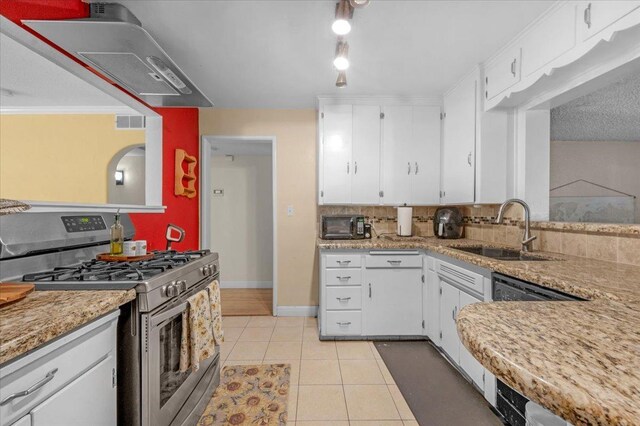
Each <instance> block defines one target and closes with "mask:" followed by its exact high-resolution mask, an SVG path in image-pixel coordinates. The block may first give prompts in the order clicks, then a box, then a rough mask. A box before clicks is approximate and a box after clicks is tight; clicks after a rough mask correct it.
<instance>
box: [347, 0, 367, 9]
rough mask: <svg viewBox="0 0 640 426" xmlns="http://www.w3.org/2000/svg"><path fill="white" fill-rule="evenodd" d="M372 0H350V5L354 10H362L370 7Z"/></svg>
mask: <svg viewBox="0 0 640 426" xmlns="http://www.w3.org/2000/svg"><path fill="white" fill-rule="evenodd" d="M369 2H370V0H349V4H350V5H351V7H353V8H361V7H365V6H366V5H368V4H369Z"/></svg>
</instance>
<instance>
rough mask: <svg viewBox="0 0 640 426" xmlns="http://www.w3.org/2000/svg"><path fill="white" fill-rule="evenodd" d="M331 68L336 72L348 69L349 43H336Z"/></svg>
mask: <svg viewBox="0 0 640 426" xmlns="http://www.w3.org/2000/svg"><path fill="white" fill-rule="evenodd" d="M333 66H334V67H336V69H337V70H338V71H344V70H346V69H347V68H349V43H347V42H346V41H338V44H336V58H335V59H334V60H333Z"/></svg>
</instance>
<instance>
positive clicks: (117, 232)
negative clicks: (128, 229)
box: [111, 211, 124, 256]
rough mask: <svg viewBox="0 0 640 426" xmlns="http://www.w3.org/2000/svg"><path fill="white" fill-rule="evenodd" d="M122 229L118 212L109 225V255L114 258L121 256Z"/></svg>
mask: <svg viewBox="0 0 640 426" xmlns="http://www.w3.org/2000/svg"><path fill="white" fill-rule="evenodd" d="M123 246H124V228H123V227H122V224H121V223H120V212H119V211H118V212H117V213H116V216H115V221H114V223H113V225H111V254H112V255H115V256H120V255H122V251H123V249H124V247H123Z"/></svg>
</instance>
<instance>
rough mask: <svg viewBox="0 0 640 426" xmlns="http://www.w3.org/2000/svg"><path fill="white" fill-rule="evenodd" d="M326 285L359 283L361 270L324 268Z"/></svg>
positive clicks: (360, 281)
mask: <svg viewBox="0 0 640 426" xmlns="http://www.w3.org/2000/svg"><path fill="white" fill-rule="evenodd" d="M325 280H326V283H325V284H326V285H360V284H362V270H360V269H356V268H343V269H327V270H325Z"/></svg>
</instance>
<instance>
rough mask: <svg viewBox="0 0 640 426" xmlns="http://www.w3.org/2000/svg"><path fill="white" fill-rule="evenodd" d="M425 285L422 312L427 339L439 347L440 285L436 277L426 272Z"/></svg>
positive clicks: (431, 272) (429, 271)
mask: <svg viewBox="0 0 640 426" xmlns="http://www.w3.org/2000/svg"><path fill="white" fill-rule="evenodd" d="M426 280H427V282H426V283H425V287H426V291H425V292H424V303H423V305H422V312H423V317H424V322H425V326H426V327H425V330H426V334H427V337H428V338H429V339H431V341H432V342H434V343H435V344H436V345H438V346H440V283H439V282H438V275H437V274H436V273H435V272H434V271H432V270H428V271H427V274H426Z"/></svg>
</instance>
